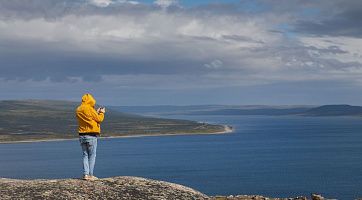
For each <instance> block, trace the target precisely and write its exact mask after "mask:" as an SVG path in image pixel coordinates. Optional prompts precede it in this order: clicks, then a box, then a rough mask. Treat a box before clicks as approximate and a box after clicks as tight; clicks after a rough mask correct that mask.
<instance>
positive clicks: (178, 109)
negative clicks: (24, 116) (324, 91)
mask: <svg viewBox="0 0 362 200" xmlns="http://www.w3.org/2000/svg"><path fill="white" fill-rule="evenodd" d="M113 108H114V109H115V110H119V111H121V110H122V111H124V112H128V113H137V114H146V115H271V116H275V115H301V116H362V107H361V106H351V105H323V106H308V105H299V106H298V105H297V106H267V105H245V106H238V105H200V106H197V105H190V106H170V105H166V106H115V107H113Z"/></svg>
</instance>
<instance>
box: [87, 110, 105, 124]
mask: <svg viewBox="0 0 362 200" xmlns="http://www.w3.org/2000/svg"><path fill="white" fill-rule="evenodd" d="M90 113H91V116H92V118H93V120H94V121H96V122H97V123H101V122H102V121H103V119H104V113H99V114H98V113H97V111H96V110H94V109H93V108H92V109H91V110H90Z"/></svg>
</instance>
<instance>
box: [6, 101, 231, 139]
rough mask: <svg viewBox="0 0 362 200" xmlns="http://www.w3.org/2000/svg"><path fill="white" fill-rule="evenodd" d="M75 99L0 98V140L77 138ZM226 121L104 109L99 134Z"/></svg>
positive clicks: (223, 129) (169, 130)
mask: <svg viewBox="0 0 362 200" xmlns="http://www.w3.org/2000/svg"><path fill="white" fill-rule="evenodd" d="M78 104H79V103H76V102H68V101H54V100H22V101H19V100H17V101H0V122H1V123H0V143H12V142H34V141H51V140H68V139H76V138H77V136H78V135H77V120H76V118H75V113H74V111H75V108H76V107H77V106H78ZM231 131H232V128H231V127H230V126H226V125H217V124H208V123H203V122H195V121H190V120H180V119H164V118H158V117H146V116H141V115H136V114H129V113H124V112H119V111H117V110H113V109H108V110H107V114H106V118H105V121H104V122H103V124H102V134H101V136H102V137H107V138H112V137H140V136H161V135H184V134H221V133H228V132H231Z"/></svg>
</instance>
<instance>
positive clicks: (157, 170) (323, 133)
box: [0, 116, 362, 199]
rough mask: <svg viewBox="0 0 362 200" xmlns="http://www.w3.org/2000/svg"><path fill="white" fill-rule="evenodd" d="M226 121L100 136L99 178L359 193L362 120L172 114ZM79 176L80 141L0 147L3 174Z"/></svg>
mask: <svg viewBox="0 0 362 200" xmlns="http://www.w3.org/2000/svg"><path fill="white" fill-rule="evenodd" d="M173 118H183V119H192V120H197V121H205V122H211V123H220V124H228V125H231V126H233V127H234V128H235V132H234V133H231V134H223V135H193V136H191V135H183V136H159V137H143V138H118V139H101V140H99V143H98V153H97V163H96V169H95V171H96V175H97V176H98V177H110V176H139V177H147V178H153V179H159V180H165V181H171V182H175V183H179V184H183V185H186V186H189V187H192V188H195V189H197V190H199V191H201V192H203V193H206V194H208V195H216V194H220V195H226V194H228V195H229V194H260V195H265V196H271V197H294V196H299V195H305V196H309V195H310V193H312V192H316V193H321V194H323V195H324V196H325V197H329V198H338V199H355V198H358V197H362V118H359V117H300V116H173ZM80 176H81V150H80V146H79V144H78V141H76V140H74V141H62V142H37V143H19V144H1V145H0V177H8V178H22V179H34V178H74V177H80Z"/></svg>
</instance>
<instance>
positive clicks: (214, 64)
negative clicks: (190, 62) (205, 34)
mask: <svg viewBox="0 0 362 200" xmlns="http://www.w3.org/2000/svg"><path fill="white" fill-rule="evenodd" d="M223 64H224V63H223V62H222V61H221V60H218V59H216V60H213V61H212V62H210V63H207V64H205V67H207V68H210V69H219V68H221V67H222V66H223Z"/></svg>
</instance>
